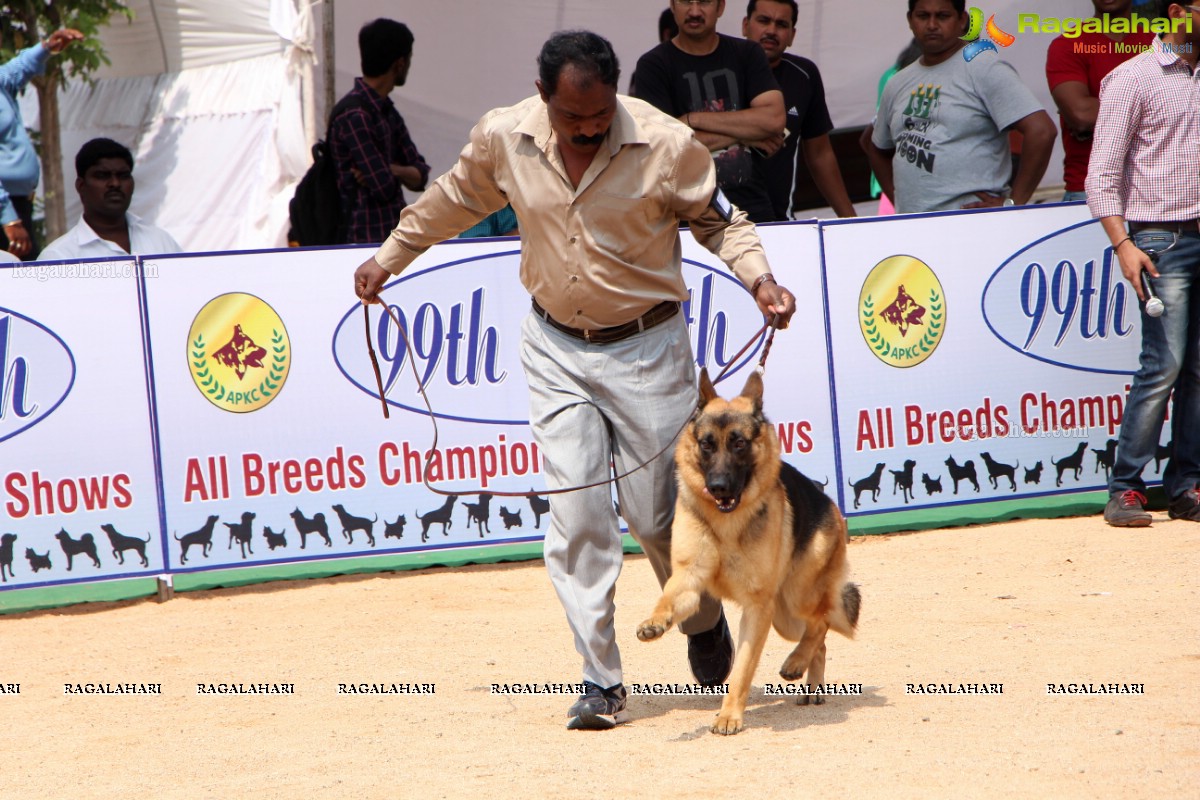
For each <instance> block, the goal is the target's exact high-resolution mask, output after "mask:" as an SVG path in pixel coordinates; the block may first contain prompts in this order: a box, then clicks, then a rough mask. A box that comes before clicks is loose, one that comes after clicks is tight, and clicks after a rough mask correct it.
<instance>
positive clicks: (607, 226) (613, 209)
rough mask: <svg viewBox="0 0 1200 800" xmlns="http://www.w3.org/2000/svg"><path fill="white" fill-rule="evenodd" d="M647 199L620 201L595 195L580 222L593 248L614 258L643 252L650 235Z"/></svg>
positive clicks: (588, 203)
mask: <svg viewBox="0 0 1200 800" xmlns="http://www.w3.org/2000/svg"><path fill="white" fill-rule="evenodd" d="M653 203H654V201H653V200H651V199H650V198H648V197H623V196H618V195H611V194H604V193H603V192H597V193H596V194H595V195H593V196H592V197H591V198H590V199H589V200H588V201H587V203H586V205H585V206H584V209H583V222H584V225H585V227H586V228H587V231H588V234H589V235H590V236H591V238H592V240H593V241H595V242H596V244H597V245H598V246H599V247H600V248H602V249H604V250H606V251H608V252H610V253H613V254H614V255H621V256H625V257H626V260H629V259H628V257H629V256H631V255H633V254H635V253H640V252H642V251H643V250H644V248H645V246H646V244H647V242H646V240H647V238H648V237H650V235H651V230H650V214H651V209H652V208H653Z"/></svg>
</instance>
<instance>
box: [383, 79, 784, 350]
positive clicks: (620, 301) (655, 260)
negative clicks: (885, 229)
mask: <svg viewBox="0 0 1200 800" xmlns="http://www.w3.org/2000/svg"><path fill="white" fill-rule="evenodd" d="M715 188H716V171H715V169H714V167H713V160H712V155H711V154H710V153H709V152H708V150H707V149H706V148H705V147H704V146H703V145H701V144H700V143H699V142H698V141H696V139H695V137H693V135H692V131H691V129H690V128H688V127H686V126H685V125H682V124H680V123H679V122H677V121H676V120H674V119H672V118H671V117H668V116H667V115H665V114H663V113H662V112H660V111H658V110H657V109H655V108H654V107H653V106H651V105H649V104H647V103H644V102H642V101H640V100H636V99H634V98H631V97H625V96H618V104H617V113H616V116H615V117H614V119H613V123H612V126H611V127H610V128H609V132H608V137H607V138H606V139H605V146H603V147H601V148H600V150H599V151H598V152H597V153H596V155H595V158H594V159H593V161H592V163H591V165H590V166H589V167H588V169H587V171H586V172H585V173H584V175H583V178H582V180H580V182H579V186H578V188H576V187H574V186H572V185H571V181H570V179H568V177H567V170H566V167H565V165H564V164H563V160H562V157H561V156H560V155H559V152H558V146H557V144H556V139H555V136H554V132H553V130H552V129H551V127H550V119H549V116H548V114H547V112H546V105H545V103H544V102H543V101H542V99H541V98H540V97H538V96H536V95H535V96H534V97H531V98H529V99H527V100H524V101H522V102H521V103H519V104H517V105H515V106H512V107H510V108H500V109H496V110H494V111H490V112H488V113H487V114H486V115H485V116H484V117H483V119H481V120H480V121H479V123H478V124H477V125H476V126H475V128H474V129H473V130H472V131H471V141H470V143H469V144H468V145H467V146H466V147H465V148H463V151H462V153H461V154H460V155H459V157H458V162H457V163H456V164H455V165H454V167H453V168H452V169H451V170H450V171H449V172H447V173H446V174H445V175H442V176H441V177H440V178H438V179H437V180H436V181H434V183H433V184H432V185H431V186H430V187H429V188H428V189H427V190H426V191H425V193H424V194H423V195H422V196H421V197H420V198H419V199H418V200H417V201H416V202H415V203H413V204H412V205H410V206H408V207H407V208H405V209H404V212H403V213H402V214H401V216H400V222H399V223H398V224H397V225H396V229H395V230H393V231H392V233H391V235H390V236H389V237H388V239H387V240H386V241H384V243H383V245H382V246H381V247H380V249H379V252H378V253H377V254H376V256H375V258H376V260H377V261H378V262H379V263H380V265H382V266H383V268H384V269H386V270H387V271H388V272H391V273H393V274H399V273H400V271H401V270H403V269H404V268H405V267H406V266H408V265H409V264H410V263H412V261H413V260H414V259H415V258H416V257H417V256H419V255H420V254H421V253H423V252H425V250H426V249H428V248H429V247H430V246H432V245H434V244H436V243H438V242H440V241H443V240H444V239H448V238H450V237H451V236H454V235H456V234H458V233H460V232H461V231H463V230H465V229H467V228H469V227H470V226H471V225H474V224H475V223H476V222H478V221H479V220H481V219H483V218H484V217H485V216H487V215H488V214H489V213H491V212H493V211H495V210H497V209H500V208H503V207H504V204H505V203H512V206H513V209H514V210H515V211H516V212H517V218H518V219H519V221H520V225H521V282H522V283H523V284H524V285H525V288H526V289H527V290H528V291H529V293H530V294H531V295H533V297H534V298H535V299H536V300H537V301H538V304H539V305H541V306H542V308H544V309H546V311H547V312H548V313H549V314H550V316H552V317H554V319H556V320H558V321H559V322H561V323H563V324H565V325H570V326H572V327H575V328H587V329H596V328H606V327H609V326H612V325H621V324H624V323H626V322H629V321H631V320H634V319H637V318H638V317H639V316H641V315H642V314H644V313H645V312H646V311H648V310H650V309H651V308H653V307H654V306H656V305H658V304H659V303H661V302H662V301H664V300H685V299H687V288H686V287H685V285H684V282H683V274H682V271H681V261H680V252H681V251H680V244H679V223H680V221H686V222H688V223H689V225H690V228H691V231H692V235H693V236H694V237H695V238H696V241H698V242H699V243H700V244H701V245H702V246H704V247H705V248H707V249H708V250H709V251H710V252H712V253H713V254H715V255H716V256H717V257H718V258H720V259H721V260H722V261H724V262H725V263H726V264H727V265H728V266H729V267H730V268H731V269H732V270H733V272H734V274H735V275H737V277H738V279H739V280H741V282H742V283H743V284H744V285H745V286H746V287H747V288H748V287H750V286H751V285H752V284H753V282H754V279H755V278H757V277H758V276H759V275H762V274H763V273H765V272H768V271H769V267H768V265H767V259H766V255H765V254H764V253H763V249H762V244H761V242H760V241H759V239H758V234H757V233H756V232H755V230H754V225H753V224H752V223H751V222H750V221H749V220H748V219H747V218H746V215H745V214H744V213H742V212H741V211H740V210H738V209H736V208H735V209H734V212H733V215H732V219H731V221H729V222H726V221H725V220H724V219H723V218H722V217H721V216H720V215H719V214H718V213H717V212H716V211H715V210H714V209H713V208H712V207H711V205H710V200H711V199H712V196H713V192H714V190H715Z"/></svg>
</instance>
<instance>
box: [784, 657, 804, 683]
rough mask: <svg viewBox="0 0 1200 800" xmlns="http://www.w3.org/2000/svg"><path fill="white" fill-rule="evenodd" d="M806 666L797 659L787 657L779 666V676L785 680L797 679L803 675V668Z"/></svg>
mask: <svg viewBox="0 0 1200 800" xmlns="http://www.w3.org/2000/svg"><path fill="white" fill-rule="evenodd" d="M807 667H808V665H807V664H801V663H800V660H799V659H797V658H795V657H789V658H788V659H787V660H786V661H784V662H783V666H782V667H780V668H779V677H781V678H783V679H784V680H785V681H798V680H800V678H802V677H803V676H804V670H805V669H806V668H807Z"/></svg>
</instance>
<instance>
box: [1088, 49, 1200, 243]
mask: <svg viewBox="0 0 1200 800" xmlns="http://www.w3.org/2000/svg"><path fill="white" fill-rule="evenodd" d="M1086 186H1087V200H1088V209H1089V210H1090V211H1091V212H1092V216H1093V217H1095V218H1097V219H1100V218H1103V217H1114V216H1123V217H1125V218H1126V219H1128V220H1133V221H1136V222H1177V221H1185V220H1193V219H1197V218H1200V70H1197V74H1195V75H1193V74H1192V71H1191V68H1190V67H1189V66H1188V65H1187V62H1185V61H1184V60H1183V59H1182V58H1180V57H1179V56H1178V55H1177V54H1175V53H1171V52H1168V51H1167V49H1166V48H1165V47H1164V46H1163V41H1162V39H1161V38H1158V37H1156V38H1155V39H1154V43H1153V46H1152V48H1151V49H1150V50H1147V51H1146V52H1144V53H1142V54H1141V55H1139V56H1137V57H1135V58H1131V59H1130V60H1128V61H1126V62H1125V63H1124V64H1122V65H1121V66H1119V67H1117V68H1116V69H1114V70H1113V71H1112V72H1111V73H1109V74H1108V76H1107V77H1106V78H1105V79H1104V82H1103V83H1101V84H1100V116H1099V118H1098V119H1097V120H1096V128H1095V133H1094V135H1093V141H1092V156H1091V159H1090V161H1089V162H1088V174H1087V182H1086Z"/></svg>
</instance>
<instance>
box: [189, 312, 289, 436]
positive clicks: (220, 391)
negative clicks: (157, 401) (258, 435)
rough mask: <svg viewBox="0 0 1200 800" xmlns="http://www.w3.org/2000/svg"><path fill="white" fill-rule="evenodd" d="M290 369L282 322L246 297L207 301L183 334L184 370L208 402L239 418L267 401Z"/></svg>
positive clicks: (286, 337)
mask: <svg viewBox="0 0 1200 800" xmlns="http://www.w3.org/2000/svg"><path fill="white" fill-rule="evenodd" d="M291 365H292V343H291V340H290V339H289V338H288V334H287V329H286V328H285V327H284V326H283V320H282V319H280V318H279V315H278V314H277V313H275V309H273V308H271V307H270V306H269V305H267V304H266V303H265V302H263V301H262V300H260V299H259V298H257V297H255V296H254V295H252V294H243V293H241V292H230V293H229V294H223V295H220V296H218V297H214V298H213V299H212V300H209V301H208V303H207V304H206V305H205V306H204V308H202V309H200V313H199V314H197V315H196V318H195V319H194V320H192V328H191V330H190V331H188V368H189V369H190V370H191V373H192V380H193V381H195V382H196V388H197V389H199V390H200V393H201V394H202V395H204V396H205V397H206V398H207V399H208V401H209V402H210V403H212V404H213V405H214V406H216V407H217V408H220V409H223V410H225V411H232V412H234V413H237V414H244V413H246V412H248V411H257V410H258V409H260V408H262V407H263V406H265V405H266V404H267V403H270V402H271V401H272V400H274V399H275V397H276V396H277V395H278V394H279V392H280V390H281V389H283V384H284V382H285V381H287V376H288V370H289V369H290V368H291Z"/></svg>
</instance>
